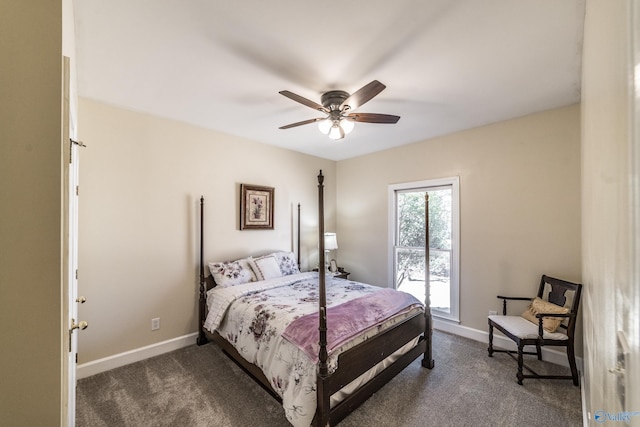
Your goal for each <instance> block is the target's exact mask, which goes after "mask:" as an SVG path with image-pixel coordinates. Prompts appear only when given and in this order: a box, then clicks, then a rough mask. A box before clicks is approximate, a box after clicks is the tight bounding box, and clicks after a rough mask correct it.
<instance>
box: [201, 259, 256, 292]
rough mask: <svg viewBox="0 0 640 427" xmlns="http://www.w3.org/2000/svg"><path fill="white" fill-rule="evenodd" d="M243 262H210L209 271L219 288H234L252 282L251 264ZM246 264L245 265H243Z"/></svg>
mask: <svg viewBox="0 0 640 427" xmlns="http://www.w3.org/2000/svg"><path fill="white" fill-rule="evenodd" d="M241 261H243V260H239V261H226V262H210V263H209V271H211V275H212V276H213V278H214V279H215V281H216V284H217V285H218V286H234V285H242V284H243V283H248V282H251V276H252V271H251V268H250V267H249V264H248V263H247V262H246V261H244V263H243V262H241ZM243 264H244V265H243Z"/></svg>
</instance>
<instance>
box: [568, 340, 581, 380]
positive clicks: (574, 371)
mask: <svg viewBox="0 0 640 427" xmlns="http://www.w3.org/2000/svg"><path fill="white" fill-rule="evenodd" d="M567 357H568V358H569V367H570V368H571V377H572V379H573V385H574V386H576V387H577V386H578V385H580V381H579V379H578V368H577V366H576V355H575V352H574V350H573V345H569V346H568V347H567Z"/></svg>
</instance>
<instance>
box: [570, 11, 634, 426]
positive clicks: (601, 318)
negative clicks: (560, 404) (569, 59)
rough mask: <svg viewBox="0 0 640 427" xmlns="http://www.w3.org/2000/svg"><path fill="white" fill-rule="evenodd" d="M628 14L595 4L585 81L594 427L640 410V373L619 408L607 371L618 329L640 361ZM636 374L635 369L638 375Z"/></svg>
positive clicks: (588, 362) (588, 396) (587, 319)
mask: <svg viewBox="0 0 640 427" xmlns="http://www.w3.org/2000/svg"><path fill="white" fill-rule="evenodd" d="M636 4H637V2H636ZM629 11H630V9H629V2H627V1H615V2H611V1H607V0H593V1H591V0H590V1H588V2H587V9H586V17H585V33H584V55H583V78H582V84H583V87H582V97H583V105H582V123H583V126H582V133H583V135H582V153H583V154H582V170H583V183H582V194H583V200H582V210H583V221H584V222H583V227H582V230H583V246H582V254H583V278H584V284H585V294H584V310H583V314H584V332H585V334H584V336H585V358H584V359H585V371H586V376H585V380H586V381H585V384H584V390H585V404H586V408H585V410H586V411H588V413H589V415H590V417H591V423H592V424H593V425H595V423H594V421H593V414H594V411H598V410H604V411H608V412H609V413H617V412H618V411H621V410H626V411H637V410H638V404H639V403H640V400H639V399H638V396H639V395H640V388H639V384H640V382H639V381H638V379H640V372H639V371H638V370H634V369H633V368H631V367H630V366H627V375H634V377H632V378H630V379H629V383H628V384H629V386H631V387H632V388H629V389H627V392H626V395H627V398H629V399H630V400H629V401H630V402H632V403H631V404H630V405H629V406H627V407H626V408H622V407H621V406H620V403H619V400H618V396H617V393H616V389H617V380H618V378H617V377H616V376H615V375H612V374H611V373H610V372H609V369H610V368H613V367H614V366H615V365H616V346H617V344H616V332H617V331H618V330H624V331H626V332H627V333H629V332H630V331H632V332H631V334H629V335H627V336H628V338H629V342H630V344H631V346H632V350H633V355H634V357H635V358H636V360H637V358H638V354H639V351H638V333H637V329H636V328H637V324H638V316H637V312H638V309H639V308H640V307H639V306H638V305H639V304H638V299H637V298H636V299H634V298H632V296H633V295H634V293H635V295H638V286H639V285H638V281H637V279H636V280H635V281H634V280H633V279H632V278H631V277H632V276H631V274H632V271H635V274H636V275H637V274H638V273H637V270H634V258H633V255H632V253H631V252H630V250H631V242H632V240H631V237H632V236H636V238H637V236H638V234H637V229H636V230H635V232H634V231H633V227H632V224H633V219H632V216H631V215H633V214H636V215H637V209H638V207H637V206H638V205H637V200H636V202H635V206H634V203H633V202H632V201H631V200H630V198H629V197H630V195H631V194H632V193H631V191H630V190H631V184H632V182H634V180H635V182H636V185H637V182H638V178H637V174H638V171H637V169H636V170H635V171H633V170H631V169H630V167H631V164H632V163H631V162H630V159H631V158H633V155H634V154H635V155H636V156H637V153H638V151H637V142H634V141H633V140H632V134H631V130H630V129H631V128H630V127H629V117H631V111H630V106H631V102H630V101H631V99H630V97H632V93H630V91H631V88H630V86H629V83H630V80H631V78H630V77H631V76H630V75H629V74H628V73H629V72H630V71H631V68H630V64H629V59H630V52H632V46H631V44H630V41H629V39H630V35H629V31H630V21H629V16H630V14H629ZM628 67H629V68H628ZM636 126H637V125H636ZM636 167H637V166H636ZM632 172H633V173H634V174H633V175H632ZM635 191H636V192H637V188H636V190H635ZM636 197H637V193H636ZM636 227H637V225H636ZM636 244H637V242H636ZM636 257H637V255H636ZM636 260H637V258H636ZM635 262H636V263H637V261H635ZM635 268H637V267H635ZM634 325H635V326H634ZM636 363H637V362H636ZM638 368H639V366H638V365H636V367H635V369H638ZM634 371H635V372H634ZM632 425H640V417H634V418H633V420H632Z"/></svg>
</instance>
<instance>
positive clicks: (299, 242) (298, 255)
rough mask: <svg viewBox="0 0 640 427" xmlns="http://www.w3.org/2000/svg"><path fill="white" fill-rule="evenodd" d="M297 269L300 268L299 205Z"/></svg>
mask: <svg viewBox="0 0 640 427" xmlns="http://www.w3.org/2000/svg"><path fill="white" fill-rule="evenodd" d="M297 246H298V268H300V203H298V241H297Z"/></svg>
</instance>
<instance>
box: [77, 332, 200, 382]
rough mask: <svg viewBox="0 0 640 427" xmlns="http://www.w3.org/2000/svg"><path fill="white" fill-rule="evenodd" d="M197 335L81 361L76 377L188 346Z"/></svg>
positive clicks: (193, 342)
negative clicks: (89, 360) (84, 361)
mask: <svg viewBox="0 0 640 427" xmlns="http://www.w3.org/2000/svg"><path fill="white" fill-rule="evenodd" d="M197 336H198V333H197V332H194V333H192V334H188V335H184V336H181V337H177V338H172V339H170V340H167V341H162V342H159V343H156V344H151V345H148V346H145V347H140V348H136V349H133V350H129V351H125V352H124V353H120V354H114V355H113V356H108V357H105V358H102V359H98V360H94V361H91V362H87V363H83V364H81V365H78V366H77V367H76V378H78V379H81V378H86V377H90V376H91V375H95V374H99V373H100V372H105V371H108V370H110V369H114V368H119V367H120V366H124V365H128V364H130V363H134V362H139V361H141V360H144V359H148V358H150V357H154V356H159V355H161V354H164V353H168V352H170V351H173V350H177V349H179V348H183V347H187V346H190V345H192V344H195V342H196V337H197Z"/></svg>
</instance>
